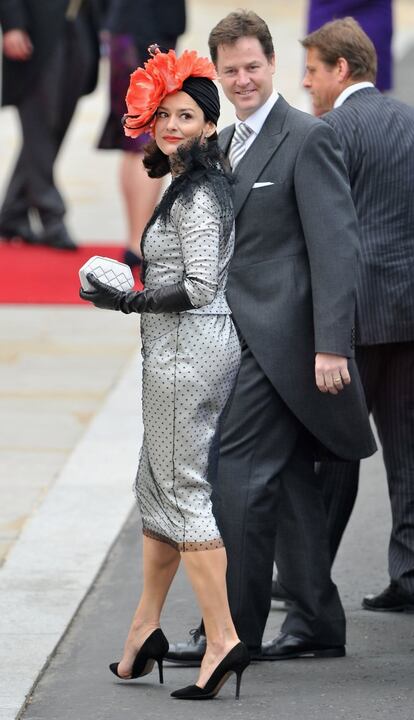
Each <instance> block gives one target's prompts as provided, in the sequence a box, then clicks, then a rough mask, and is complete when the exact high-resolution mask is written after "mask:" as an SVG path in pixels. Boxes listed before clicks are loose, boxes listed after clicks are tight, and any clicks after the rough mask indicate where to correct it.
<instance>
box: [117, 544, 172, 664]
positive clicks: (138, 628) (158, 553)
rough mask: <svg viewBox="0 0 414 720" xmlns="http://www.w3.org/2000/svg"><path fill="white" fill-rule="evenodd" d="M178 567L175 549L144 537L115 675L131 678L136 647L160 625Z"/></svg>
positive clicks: (137, 648)
mask: <svg viewBox="0 0 414 720" xmlns="http://www.w3.org/2000/svg"><path fill="white" fill-rule="evenodd" d="M179 564H180V553H179V552H178V550H175V549H174V548H173V547H171V546H170V545H167V544H166V543H163V542H159V541H158V540H153V539H152V538H149V537H146V536H145V535H144V537H143V588H142V593H141V597H140V600H139V603H138V606H137V609H136V610H135V613H134V617H133V619H132V623H131V627H130V629H129V633H128V637H127V639H126V642H125V648H124V654H123V656H122V660H121V661H120V663H119V665H118V674H119V675H121V676H122V677H129V676H130V675H131V669H132V665H133V663H134V660H135V656H136V654H137V652H138V650H139V648H140V647H141V645H142V644H143V643H144V642H145V640H146V639H147V637H148V636H149V635H151V633H152V632H153V631H154V630H155V629H156V628H158V627H159V626H160V615H161V610H162V608H163V605H164V602H165V598H166V597H167V593H168V590H169V587H170V585H171V583H172V581H173V579H174V575H175V573H176V572H177V568H178V566H179Z"/></svg>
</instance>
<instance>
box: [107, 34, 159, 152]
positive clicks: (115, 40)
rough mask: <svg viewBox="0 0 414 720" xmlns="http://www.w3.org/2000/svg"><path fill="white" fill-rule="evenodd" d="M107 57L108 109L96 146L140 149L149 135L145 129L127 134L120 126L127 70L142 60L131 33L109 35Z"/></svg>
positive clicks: (126, 84) (124, 111)
mask: <svg viewBox="0 0 414 720" xmlns="http://www.w3.org/2000/svg"><path fill="white" fill-rule="evenodd" d="M109 59H110V110H109V115H108V118H107V120H106V123H105V126H104V128H103V131H102V135H101V137H100V139H99V141H98V145H97V147H98V148H99V149H100V150H124V151H125V152H133V153H142V152H143V148H144V145H146V144H147V142H148V141H149V140H150V139H151V136H150V135H149V134H147V133H144V134H143V135H140V136H139V137H137V138H131V137H127V136H126V135H125V133H124V128H123V126H122V122H121V120H122V116H123V115H124V114H125V113H126V112H127V107H126V103H125V96H126V94H127V90H128V86H129V76H130V74H131V73H132V72H133V71H134V70H135V69H136V68H137V67H138V65H140V64H141V61H140V58H139V57H138V52H137V49H136V46H135V43H134V40H133V38H132V37H131V35H111V38H110V42H109Z"/></svg>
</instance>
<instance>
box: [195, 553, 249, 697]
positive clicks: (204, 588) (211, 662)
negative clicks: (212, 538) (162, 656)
mask: <svg viewBox="0 0 414 720" xmlns="http://www.w3.org/2000/svg"><path fill="white" fill-rule="evenodd" d="M181 557H182V560H183V563H184V566H185V569H186V571H187V573H188V576H189V578H190V582H191V584H192V587H193V589H194V592H195V594H196V596H197V600H198V603H199V605H200V609H201V612H202V615H203V620H204V626H205V630H206V638H207V649H206V653H205V655H204V658H203V661H202V663H201V668H200V674H199V677H198V680H197V685H199V686H200V687H204V686H205V684H206V682H207V680H208V679H209V677H210V675H211V673H212V672H213V670H214V669H215V668H216V667H217V665H218V664H219V662H220V661H221V660H222V659H223V658H224V656H225V655H227V653H228V652H229V651H230V650H231V649H232V647H234V645H236V644H237V643H238V642H239V638H238V636H237V633H236V630H235V627H234V624H233V620H232V617H231V614H230V608H229V603H228V598H227V587H226V570H227V556H226V551H225V549H224V548H219V549H217V550H199V551H195V552H184V553H181Z"/></svg>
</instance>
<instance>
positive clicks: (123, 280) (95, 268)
mask: <svg viewBox="0 0 414 720" xmlns="http://www.w3.org/2000/svg"><path fill="white" fill-rule="evenodd" d="M87 273H93V274H94V275H95V277H96V278H97V279H98V280H100V281H101V283H104V284H105V285H110V286H111V287H114V288H116V289H117V290H130V289H131V288H132V287H133V285H134V278H133V277H132V272H131V268H130V267H129V265H125V264H124V263H121V262H118V260H112V258H107V257H101V256H100V255H94V256H93V257H91V258H89V260H88V261H87V262H86V263H85V264H84V265H82V267H81V269H80V270H79V279H80V282H81V285H82V287H83V289H84V290H86V291H89V290H93V289H94V288H93V287H92V285H91V284H90V283H89V282H88V280H87V279H86V275H87Z"/></svg>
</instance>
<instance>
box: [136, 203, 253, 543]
mask: <svg viewBox="0 0 414 720" xmlns="http://www.w3.org/2000/svg"><path fill="white" fill-rule="evenodd" d="M176 204H177V205H178V203H176ZM217 217H219V215H218V212H217V209H216V208H215V207H214V201H213V200H212V198H211V194H210V193H209V192H208V191H206V192H202V189H201V190H200V191H198V192H197V195H196V198H195V201H194V202H193V203H192V205H191V207H190V208H188V207H187V208H186V210H185V212H184V210H183V208H180V207H177V208H176V207H175V206H174V207H173V212H172V213H171V218H170V220H169V221H168V222H167V224H166V225H164V224H163V225H162V226H160V225H159V224H157V223H154V225H153V226H151V227H150V228H149V230H148V232H147V235H146V238H145V258H146V261H147V263H148V266H147V271H146V275H145V281H146V285H147V281H148V280H150V282H151V284H150V287H152V288H155V287H159V286H161V285H165V284H171V283H173V282H177V281H178V280H181V279H183V278H184V279H185V284H186V289H187V292H188V294H189V296H190V298H191V300H192V303H193V305H194V307H195V308H197V309H195V310H190V311H187V312H183V313H163V314H159V315H152V314H143V315H142V316H141V334H142V344H143V345H142V354H143V392H142V406H143V421H144V439H143V446H142V449H141V457H140V462H139V467H138V473H137V477H136V482H135V486H134V488H135V493H136V497H137V500H138V504H139V507H140V511H141V514H142V522H143V531H144V533H145V534H146V535H148V536H149V537H152V538H156V539H158V540H161V541H164V542H168V543H169V544H171V545H173V546H174V547H176V548H177V549H179V550H180V551H188V550H206V549H214V548H217V547H221V546H222V540H221V537H220V533H219V531H218V528H217V525H216V522H215V519H214V516H213V514H212V509H211V501H210V494H211V486H210V485H209V483H208V481H207V469H208V456H209V449H210V445H211V442H212V439H213V436H214V433H215V431H216V427H217V422H218V419H219V416H220V414H221V412H222V410H223V408H224V406H225V404H226V401H227V399H228V397H229V394H230V392H231V389H232V387H233V384H234V382H235V379H236V375H237V371H238V367H239V362H240V346H239V341H238V338H237V334H236V331H235V328H234V325H233V322H232V319H231V315H230V311H229V308H228V305H227V302H226V299H225V292H224V289H225V281H226V276H227V266H228V262H229V260H230V258H231V251H232V245H233V237H234V231H232V234H231V236H230V237H227V238H224V237H222V235H223V233H222V226H221V224H220V221H219V220H216V218H217Z"/></svg>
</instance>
